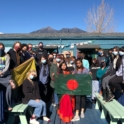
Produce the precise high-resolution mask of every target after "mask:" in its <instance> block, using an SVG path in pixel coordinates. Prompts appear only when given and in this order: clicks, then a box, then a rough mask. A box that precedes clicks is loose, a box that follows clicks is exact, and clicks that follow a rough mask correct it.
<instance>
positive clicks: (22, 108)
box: [7, 104, 28, 124]
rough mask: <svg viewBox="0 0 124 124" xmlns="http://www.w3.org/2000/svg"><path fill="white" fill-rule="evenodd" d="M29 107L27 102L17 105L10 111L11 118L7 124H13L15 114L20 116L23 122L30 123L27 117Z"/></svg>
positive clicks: (23, 123) (22, 123)
mask: <svg viewBox="0 0 124 124" xmlns="http://www.w3.org/2000/svg"><path fill="white" fill-rule="evenodd" d="M27 108H28V105H27V104H18V105H15V106H14V107H13V109H12V111H11V112H9V118H8V121H7V124H13V123H14V120H15V116H19V119H20V122H21V124H28V122H27V119H26V110H27Z"/></svg>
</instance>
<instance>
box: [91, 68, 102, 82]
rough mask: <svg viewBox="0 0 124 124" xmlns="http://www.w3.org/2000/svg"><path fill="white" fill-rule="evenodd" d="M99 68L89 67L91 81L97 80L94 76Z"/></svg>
mask: <svg viewBox="0 0 124 124" xmlns="http://www.w3.org/2000/svg"><path fill="white" fill-rule="evenodd" d="M99 68H100V67H95V66H91V68H90V71H91V73H92V80H98V79H97V76H96V72H97V71H98V69H99Z"/></svg>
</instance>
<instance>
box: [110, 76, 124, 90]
mask: <svg viewBox="0 0 124 124" xmlns="http://www.w3.org/2000/svg"><path fill="white" fill-rule="evenodd" d="M122 81H123V76H115V77H113V78H112V79H110V80H109V85H110V86H113V87H114V88H116V89H117V90H119V91H122V88H121V84H122Z"/></svg>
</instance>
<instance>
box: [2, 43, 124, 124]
mask: <svg viewBox="0 0 124 124" xmlns="http://www.w3.org/2000/svg"><path fill="white" fill-rule="evenodd" d="M32 57H33V58H34V59H35V60H36V71H35V70H30V71H29V72H28V73H27V78H26V79H25V80H24V82H23V84H22V86H21V87H19V89H18V92H19V91H21V93H22V95H21V98H22V102H23V103H24V104H28V105H29V106H31V107H34V108H35V109H34V112H33V114H32V116H31V118H30V123H31V124H39V122H38V121H37V118H39V117H41V116H43V119H44V120H45V121H51V120H50V119H49V118H48V117H47V113H46V110H47V107H46V104H47V103H48V102H49V101H50V100H51V101H52V105H53V106H56V108H57V110H58V114H59V116H60V118H61V119H62V120H63V121H64V118H62V114H63V113H61V108H62V107H61V103H60V101H62V99H63V97H62V96H61V97H60V98H59V95H58V94H57V93H56V92H55V88H54V84H55V75H57V74H64V75H67V74H90V75H92V100H93V101H95V95H94V93H95V92H99V93H100V94H102V95H103V98H104V100H105V101H106V102H109V101H110V100H112V99H113V98H114V95H113V94H112V92H114V91H115V90H118V91H119V92H121V93H122V94H123V92H124V90H123V88H122V85H123V83H124V47H121V48H119V47H114V48H112V49H110V50H109V51H108V54H107V55H105V54H104V50H103V49H99V50H98V57H97V58H92V63H91V64H90V63H89V61H88V60H86V59H85V54H84V53H78V55H77V57H75V56H72V55H71V53H70V52H69V51H67V52H66V53H65V54H58V53H57V52H53V53H50V54H48V52H47V50H45V49H44V47H43V43H42V42H40V43H39V44H38V49H37V50H36V51H33V45H32V44H21V43H20V42H15V43H14V45H13V47H12V49H10V50H9V51H8V52H7V53H5V46H4V44H3V43H0V97H1V98H0V99H1V100H0V102H1V103H0V104H1V105H2V106H1V108H0V111H1V117H0V121H1V120H2V118H3V107H4V106H3V102H4V97H3V95H4V96H5V98H6V103H7V106H8V110H9V111H11V110H12V108H11V100H14V99H13V96H12V95H11V91H12V89H15V88H16V85H15V83H14V80H13V79H12V77H11V72H12V70H13V69H14V68H15V67H17V66H19V65H20V64H22V63H24V62H25V61H27V60H28V59H30V58H32ZM82 83H83V82H82ZM4 88H6V92H5V91H4ZM51 94H52V95H51ZM63 95H64V94H63ZM70 97H71V98H73V99H74V102H75V103H74V104H75V109H73V110H72V115H74V114H73V113H74V112H76V114H75V116H71V117H68V118H69V119H70V120H68V119H67V118H66V119H67V122H68V121H79V120H80V117H79V113H80V115H81V118H84V111H85V104H86V96H85V95H82V96H81V95H77V96H70ZM75 110H76V111H75ZM65 121H66V120H65Z"/></svg>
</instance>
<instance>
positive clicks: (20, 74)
mask: <svg viewBox="0 0 124 124" xmlns="http://www.w3.org/2000/svg"><path fill="white" fill-rule="evenodd" d="M30 70H36V65H35V59H34V58H33V57H32V58H31V59H29V60H27V61H26V62H24V63H22V64H21V65H19V66H18V67H16V68H14V69H13V71H12V79H13V80H14V81H15V83H16V84H17V86H20V85H21V84H22V83H23V81H24V80H25V79H26V75H27V73H28V72H29V71H30Z"/></svg>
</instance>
